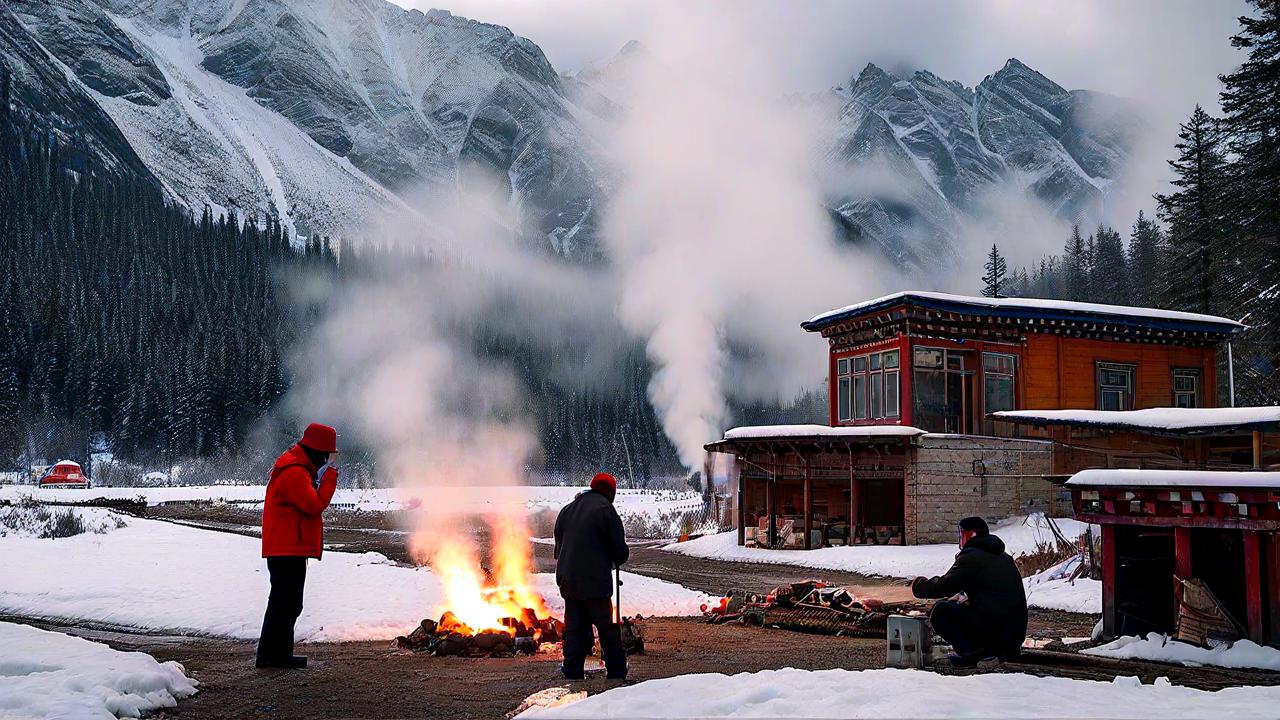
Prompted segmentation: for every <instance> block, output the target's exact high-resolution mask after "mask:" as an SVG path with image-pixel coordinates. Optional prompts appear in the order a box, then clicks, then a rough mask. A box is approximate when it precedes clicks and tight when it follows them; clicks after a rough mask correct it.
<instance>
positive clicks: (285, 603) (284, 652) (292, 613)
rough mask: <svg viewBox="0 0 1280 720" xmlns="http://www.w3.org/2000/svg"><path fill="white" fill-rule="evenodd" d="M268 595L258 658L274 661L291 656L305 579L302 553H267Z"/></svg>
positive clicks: (305, 569) (304, 560) (305, 563)
mask: <svg viewBox="0 0 1280 720" xmlns="http://www.w3.org/2000/svg"><path fill="white" fill-rule="evenodd" d="M267 571H268V572H269V573H271V595H270V596H269V597H268V598H267V614H266V615H265V616H263V618H262V637H261V639H259V640H258V659H259V660H266V661H268V662H274V661H279V660H288V659H289V658H291V657H293V624H294V623H295V622H296V621H297V620H298V616H299V615H301V614H302V588H303V586H304V585H305V584H306V582H307V559H306V558H305V557H269V558H267Z"/></svg>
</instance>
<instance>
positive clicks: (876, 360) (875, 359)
mask: <svg viewBox="0 0 1280 720" xmlns="http://www.w3.org/2000/svg"><path fill="white" fill-rule="evenodd" d="M871 369H872V370H879V369H880V353H876V354H875V355H872V356H871Z"/></svg>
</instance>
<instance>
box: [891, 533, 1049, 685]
mask: <svg viewBox="0 0 1280 720" xmlns="http://www.w3.org/2000/svg"><path fill="white" fill-rule="evenodd" d="M911 593H912V594H913V595H915V596H916V597H918V598H948V599H945V600H941V601H940V602H937V603H935V604H934V606H933V611H932V612H931V613H930V614H929V622H930V624H931V625H932V626H933V630H934V632H936V633H937V634H938V635H941V636H942V638H943V639H944V640H946V641H947V642H948V643H950V644H951V647H952V648H954V649H955V653H954V654H953V655H952V656H951V663H952V664H953V665H955V666H957V667H971V666H973V665H976V664H978V662H979V661H980V660H985V659H988V658H992V657H999V658H1001V659H1009V658H1016V657H1017V656H1018V654H1019V652H1020V650H1021V648H1022V641H1023V640H1024V639H1025V638H1026V636H1027V594H1026V590H1025V589H1024V588H1023V586H1022V575H1021V574H1020V573H1019V572H1018V568H1017V566H1016V565H1014V563H1013V558H1012V557H1009V554H1008V553H1006V552H1005V551H1004V542H1003V541H1002V540H1001V539H1000V538H998V537H996V536H995V535H992V534H991V533H990V532H989V531H988V530H987V523H986V521H985V520H983V519H982V518H980V517H967V518H965V519H963V520H961V521H960V552H959V553H957V554H956V561H955V563H954V564H953V565H952V566H951V569H950V570H948V571H947V573H946V574H945V575H942V576H939V577H932V578H923V577H918V578H916V579H915V580H914V581H912V583H911Z"/></svg>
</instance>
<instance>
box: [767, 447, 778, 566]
mask: <svg viewBox="0 0 1280 720" xmlns="http://www.w3.org/2000/svg"><path fill="white" fill-rule="evenodd" d="M771 456H772V458H773V463H772V467H770V468H769V486H768V487H767V488H766V489H765V491H766V495H765V505H766V509H767V510H768V512H769V532H768V535H767V537H768V539H769V547H774V546H776V545H777V544H778V490H777V487H776V484H777V481H778V454H777V453H776V452H771Z"/></svg>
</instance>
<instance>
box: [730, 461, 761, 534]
mask: <svg viewBox="0 0 1280 720" xmlns="http://www.w3.org/2000/svg"><path fill="white" fill-rule="evenodd" d="M734 472H735V473H736V474H737V476H738V508H737V510H738V512H737V516H738V545H740V546H741V545H746V544H747V508H746V506H745V505H744V504H743V498H745V497H746V492H744V490H743V487H742V485H743V483H745V482H746V481H747V477H746V473H744V472H742V466H741V465H740V464H739V463H734ZM757 532H758V531H757Z"/></svg>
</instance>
